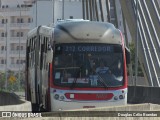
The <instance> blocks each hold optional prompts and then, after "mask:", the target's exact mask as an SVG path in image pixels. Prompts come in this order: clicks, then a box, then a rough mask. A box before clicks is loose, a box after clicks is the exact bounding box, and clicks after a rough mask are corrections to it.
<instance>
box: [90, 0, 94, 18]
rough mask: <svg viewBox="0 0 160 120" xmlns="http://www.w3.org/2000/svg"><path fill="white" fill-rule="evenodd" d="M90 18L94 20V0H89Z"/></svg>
mask: <svg viewBox="0 0 160 120" xmlns="http://www.w3.org/2000/svg"><path fill="white" fill-rule="evenodd" d="M89 10H90V20H91V21H92V20H93V19H92V18H93V17H92V0H89Z"/></svg>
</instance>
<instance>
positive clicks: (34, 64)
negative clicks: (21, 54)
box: [26, 20, 130, 111]
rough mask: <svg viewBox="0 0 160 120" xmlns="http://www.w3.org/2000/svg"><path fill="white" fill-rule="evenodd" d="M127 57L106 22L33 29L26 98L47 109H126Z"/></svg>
mask: <svg viewBox="0 0 160 120" xmlns="http://www.w3.org/2000/svg"><path fill="white" fill-rule="evenodd" d="M129 58H130V53H129V50H128V49H127V48H126V47H125V45H124V40H123V35H122V33H121V32H120V30H118V29H116V28H115V27H114V25H112V24H110V23H104V22H95V21H87V20H64V21H60V22H57V23H56V24H55V25H53V26H52V27H51V26H38V27H37V28H35V29H33V30H31V31H30V32H29V33H28V37H27V50H26V99H27V100H29V101H31V103H32V105H33V106H36V108H43V109H45V110H47V111H60V110H62V111H65V110H74V109H84V108H97V107H105V106H106V107H107V106H119V105H126V104H127V68H126V65H127V64H128V63H129V62H130V59H129ZM40 110H42V109H40Z"/></svg>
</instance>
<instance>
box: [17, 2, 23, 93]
mask: <svg viewBox="0 0 160 120" xmlns="http://www.w3.org/2000/svg"><path fill="white" fill-rule="evenodd" d="M19 6H20V5H19ZM19 14H20V15H19V16H20V25H19V64H18V68H19V70H18V83H19V84H18V90H20V65H21V64H20V63H21V62H20V61H21V60H20V49H21V47H20V46H21V41H20V40H21V38H20V36H21V32H20V31H21V23H22V21H21V6H20V13H19Z"/></svg>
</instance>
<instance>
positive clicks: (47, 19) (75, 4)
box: [31, 0, 82, 27]
mask: <svg viewBox="0 0 160 120" xmlns="http://www.w3.org/2000/svg"><path fill="white" fill-rule="evenodd" d="M53 1H54V2H53ZM63 4H64V7H63ZM31 12H32V13H31V14H32V15H33V25H32V27H35V26H39V25H48V24H52V23H53V22H56V21H57V20H60V19H63V18H64V19H78V18H79V19H81V18H82V2H81V0H64V3H63V0H38V1H37V4H34V5H33V8H32V10H31Z"/></svg>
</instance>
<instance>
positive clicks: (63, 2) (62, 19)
mask: <svg viewBox="0 0 160 120" xmlns="http://www.w3.org/2000/svg"><path fill="white" fill-rule="evenodd" d="M62 20H64V0H63V1H62Z"/></svg>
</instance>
